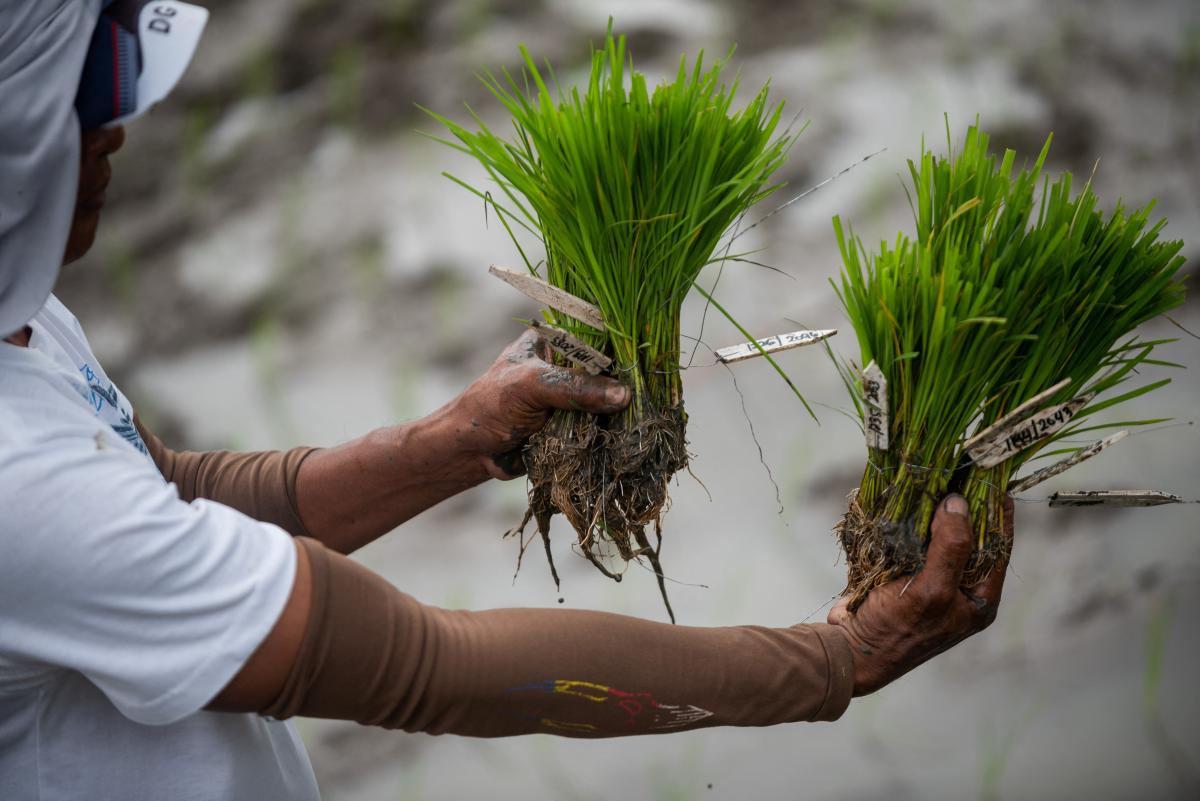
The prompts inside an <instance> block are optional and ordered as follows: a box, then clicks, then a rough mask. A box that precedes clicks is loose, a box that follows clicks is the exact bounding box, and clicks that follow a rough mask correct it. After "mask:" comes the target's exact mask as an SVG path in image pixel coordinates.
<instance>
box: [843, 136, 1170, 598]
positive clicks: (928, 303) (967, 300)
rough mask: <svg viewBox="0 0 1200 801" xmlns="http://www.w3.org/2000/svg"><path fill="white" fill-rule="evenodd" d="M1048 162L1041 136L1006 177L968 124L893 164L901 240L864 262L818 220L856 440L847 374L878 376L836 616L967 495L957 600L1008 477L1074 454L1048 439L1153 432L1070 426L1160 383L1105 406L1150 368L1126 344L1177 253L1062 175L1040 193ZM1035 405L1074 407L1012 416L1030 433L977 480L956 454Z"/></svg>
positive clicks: (1135, 344) (987, 557) (1146, 349)
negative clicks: (946, 499)
mask: <svg viewBox="0 0 1200 801" xmlns="http://www.w3.org/2000/svg"><path fill="white" fill-rule="evenodd" d="M947 145H948V146H949V145H950V136H949V127H947ZM1049 148H1050V140H1049V139H1047V141H1046V144H1045V146H1044V147H1043V149H1042V151H1041V153H1040V154H1039V155H1038V157H1037V159H1036V161H1035V162H1034V164H1033V165H1032V166H1031V167H1029V168H1027V169H1022V170H1019V171H1018V170H1016V169H1015V160H1016V156H1015V154H1014V153H1013V152H1012V151H1011V150H1010V151H1006V152H1005V153H1004V154H1003V156H1002V157H1000V158H997V156H996V155H995V154H993V153H991V152H989V150H988V136H987V135H986V134H985V133H983V132H982V131H981V130H980V129H979V126H978V123H976V125H974V126H972V127H971V128H970V129H969V130H968V132H967V135H966V138H965V142H964V145H963V147H962V150H961V151H960V152H959V153H958V154H954V153H953V152H951V153H950V155H948V156H947V157H945V158H939V157H936V156H934V154H933V153H932V152H931V151H929V150H927V149H925V147H924V145H922V156H921V159H920V161H919V162H909V169H910V174H911V178H912V192H911V194H910V202H911V203H912V206H913V214H914V218H915V223H916V233H915V235H914V236H911V237H910V236H908V235H906V234H900V235H899V236H898V237H897V238H896V240H895V242H894V243H892V244H888V243H887V242H883V243H881V244H880V249H879V251H878V252H876V253H868V252H867V250H866V248H865V247H864V246H863V243H862V241H861V240H859V239H857V238H855V237H854V236H853V235H852V234H851V233H849V232H848V231H847V229H846V228H845V227H844V226H843V224H842V222H841V220H840V219H838V218H834V230H835V232H836V235H837V239H838V244H839V247H840V249H841V254H842V258H843V262H844V270H843V272H842V276H841V280H840V283H835V284H834V288H835V290H836V291H837V293H838V297H839V299H840V300H841V302H842V305H843V307H844V309H845V311H846V313H847V315H848V316H849V318H850V320H851V322H852V323H853V325H854V328H855V332H856V334H857V337H858V345H859V359H860V361H859V362H858V363H857V364H856V363H854V362H852V361H845V362H842V363H841V364H840V365H839V367H840V369H841V371H842V377H843V380H844V381H845V383H846V386H847V388H848V390H849V391H850V394H851V396H852V398H853V399H854V402H855V404H856V406H857V408H858V411H859V413H860V415H861V416H862V419H863V420H864V425H866V421H867V418H868V415H869V409H868V405H867V403H866V398H865V396H864V391H863V390H864V385H863V381H862V379H861V374H860V366H866V365H868V364H869V363H870V362H874V363H875V364H876V365H878V367H879V369H880V371H881V373H882V375H883V377H884V379H885V380H886V382H887V395H888V402H889V408H888V420H887V434H888V439H889V442H888V447H887V449H886V450H881V449H877V448H874V447H868V457H867V467H866V470H865V472H864V474H863V478H862V482H861V485H860V486H859V488H858V489H857V490H856V491H855V493H853V494H852V496H851V499H850V503H849V510H848V511H847V514H846V516H845V517H844V518H843V519H842V521H841V522H840V524H839V525H838V527H837V533H838V535H839V538H840V540H841V543H842V545H843V547H844V549H845V551H846V556H847V563H848V568H849V582H848V586H847V592H848V593H849V594H850V595H851V598H852V603H854V604H856V603H858V602H861V600H862V598H863V597H865V595H866V593H867V592H868V591H869V590H870V589H872V588H873V587H876V586H879V585H880V584H883V583H885V582H887V581H890V580H892V579H894V578H896V577H897V576H899V575H903V574H906V573H911V572H913V571H915V570H916V569H918V568H919V567H920V565H921V564H922V562H923V559H924V551H925V546H926V544H927V534H928V529H929V524H930V522H931V520H932V518H933V513H934V510H935V508H936V504H937V503H938V501H939V499H940V498H941V497H942V496H943V495H945V494H946V493H947V492H959V493H962V494H963V495H964V496H965V497H966V498H967V500H968V502H969V504H970V509H971V516H972V520H973V521H974V525H975V526H976V534H977V541H976V547H975V551H974V553H973V555H972V557H971V560H970V562H969V564H968V567H967V571H966V575H965V577H964V583H965V584H966V585H967V586H971V585H974V584H975V583H976V582H978V581H980V580H981V579H982V578H983V577H984V576H986V575H987V573H988V572H989V571H990V570H991V568H992V566H993V565H994V564H995V562H996V560H997V559H998V558H1000V557H1002V556H1004V555H1005V548H1006V547H1007V545H1006V543H1005V542H1004V540H1003V538H1002V537H1001V535H1000V532H1001V531H1002V524H1003V520H1002V515H1003V508H1004V505H1003V498H1004V495H1005V494H1006V493H1007V491H1008V487H1009V485H1010V483H1011V482H1012V481H1013V478H1014V475H1015V473H1016V472H1017V471H1018V470H1019V469H1020V468H1021V467H1022V466H1023V465H1024V464H1025V463H1027V462H1028V461H1030V460H1031V459H1033V458H1036V457H1039V456H1043V457H1048V456H1054V455H1060V454H1066V453H1072V452H1074V451H1077V450H1080V447H1078V446H1066V444H1065V443H1063V442H1062V440H1063V439H1064V438H1067V437H1070V436H1071V435H1079V434H1083V433H1085V432H1089V431H1097V430H1100V429H1103V428H1109V427H1116V426H1130V425H1138V424H1146V423H1151V422H1159V421H1147V420H1141V421H1129V422H1124V423H1114V424H1107V425H1088V424H1087V418H1088V417H1089V416H1090V415H1093V414H1095V413H1096V412H1100V411H1103V410H1105V409H1108V408H1111V407H1112V406H1115V405H1117V404H1120V403H1124V402H1126V401H1129V400H1132V399H1133V398H1136V397H1138V396H1140V395H1143V394H1145V393H1147V392H1150V391H1153V390H1154V389H1157V388H1159V387H1161V386H1163V385H1164V384H1166V383H1168V381H1169V379H1164V380H1160V381H1155V382H1152V383H1149V384H1145V385H1143V386H1139V387H1137V388H1135V389H1132V390H1127V391H1123V392H1121V393H1120V394H1116V395H1113V394H1112V392H1111V391H1112V390H1115V389H1116V388H1118V387H1120V386H1122V385H1124V384H1125V383H1126V382H1128V381H1130V380H1132V379H1134V378H1135V377H1137V372H1136V368H1138V367H1139V366H1142V367H1145V366H1149V365H1154V364H1160V365H1162V364H1165V363H1164V362H1161V361H1159V360H1155V359H1153V358H1151V356H1152V354H1153V351H1154V349H1155V348H1156V347H1157V346H1159V345H1162V344H1165V342H1166V341H1167V340H1159V341H1150V342H1143V341H1140V340H1139V339H1138V338H1137V336H1136V335H1134V333H1133V332H1134V331H1135V329H1136V328H1137V327H1138V326H1139V325H1141V324H1142V323H1144V322H1146V321H1147V320H1149V319H1151V318H1153V317H1156V316H1158V315H1160V314H1162V313H1164V312H1166V311H1168V310H1169V309H1171V308H1173V307H1175V306H1178V305H1179V304H1180V303H1182V302H1183V297H1184V286H1183V282H1182V280H1180V279H1179V278H1177V273H1178V272H1179V270H1180V268H1181V267H1182V266H1183V263H1184V259H1183V257H1182V256H1180V251H1181V249H1182V247H1183V245H1182V243H1181V242H1163V241H1159V235H1160V234H1161V233H1162V229H1163V226H1164V225H1165V221H1160V222H1158V223H1155V224H1151V222H1150V214H1151V213H1152V210H1153V204H1150V205H1148V206H1146V207H1145V208H1142V209H1138V210H1136V211H1133V212H1128V211H1126V210H1125V209H1124V208H1123V207H1122V206H1120V205H1118V206H1117V207H1116V208H1115V210H1113V211H1112V212H1111V213H1109V214H1107V215H1106V214H1104V213H1103V212H1101V211H1100V210H1099V209H1098V207H1097V206H1098V204H1097V198H1096V195H1095V193H1094V192H1093V191H1092V188H1091V185H1090V182H1089V183H1088V184H1087V185H1085V186H1084V187H1083V188H1082V189H1081V190H1080V191H1079V192H1077V193H1075V194H1072V186H1073V182H1072V177H1071V175H1070V174H1064V175H1062V176H1060V177H1058V178H1057V179H1055V180H1054V181H1053V182H1052V181H1051V179H1050V178H1049V177H1048V176H1045V175H1044V171H1045V169H1044V168H1045V161H1046V157H1047V154H1048V152H1049ZM1039 187H1040V191H1039ZM1171 366H1178V365H1171ZM1039 395H1040V396H1042V398H1041V403H1042V405H1043V406H1046V407H1049V408H1050V409H1051V410H1054V409H1055V408H1057V407H1058V406H1059V405H1061V404H1064V403H1067V402H1068V401H1072V400H1073V399H1074V403H1073V405H1072V406H1071V407H1070V408H1067V409H1065V410H1062V411H1060V412H1058V413H1057V417H1056V418H1055V419H1053V420H1048V419H1044V420H1040V421H1039V420H1038V419H1037V418H1036V417H1034V418H1029V420H1030V421H1031V422H1029V423H1028V425H1030V426H1033V427H1034V429H1036V430H1034V433H1033V435H1031V436H1027V435H1026V434H1021V436H1019V437H1018V436H1016V435H1014V437H1015V438H1013V439H1012V440H1011V443H1012V444H1010V445H1009V446H1007V447H1009V448H1011V453H1007V451H1006V453H1007V456H1006V457H1005V458H1004V460H1003V461H1000V462H999V463H998V464H995V465H992V466H990V467H983V466H980V465H979V464H978V463H977V462H978V461H981V460H978V459H977V458H976V457H977V456H978V453H977V452H976V453H975V454H974V455H972V454H971V453H969V452H968V451H969V449H970V448H971V446H972V445H973V444H976V445H977V444H978V443H979V441H980V439H982V440H987V439H989V438H990V436H991V435H990V434H989V433H987V432H988V431H989V429H991V430H993V431H994V430H995V429H994V428H993V427H994V426H996V425H997V424H1002V425H1003V421H1004V420H1005V419H1010V420H1011V419H1013V418H1012V417H1011V414H1012V413H1014V411H1017V412H1019V411H1020V410H1019V409H1018V407H1021V406H1022V405H1023V404H1026V402H1027V401H1030V400H1031V399H1032V398H1034V397H1035V396H1039ZM1031 411H1032V412H1036V411H1038V410H1037V409H1033V410H1031ZM1072 415H1073V416H1072ZM1024 417H1028V414H1026V415H1024ZM1022 425H1023V426H1024V424H1022ZM1043 429H1044V434H1045V436H1042V432H1043ZM980 433H983V437H976V439H975V441H974V443H973V442H972V436H975V435H978V434H980ZM1054 443H1059V445H1060V446H1062V447H1055V448H1049V447H1048V446H1051V445H1052V444H1054Z"/></svg>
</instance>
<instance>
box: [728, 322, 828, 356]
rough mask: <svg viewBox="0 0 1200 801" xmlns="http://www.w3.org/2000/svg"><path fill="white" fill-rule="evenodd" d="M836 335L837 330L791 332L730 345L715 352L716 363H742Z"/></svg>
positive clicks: (812, 343)
mask: <svg viewBox="0 0 1200 801" xmlns="http://www.w3.org/2000/svg"><path fill="white" fill-rule="evenodd" d="M836 333H837V329H831V330H828V331H792V332H791V333H788V334H776V335H775V336H771V337H767V338H766V339H760V340H757V341H756V342H743V343H742V344H740V345H730V346H729V347H727V348H721V349H720V350H718V351H717V352H716V353H717V361H719V362H722V363H723V364H734V363H736V362H743V361H745V360H746V359H754V358H757V357H759V356H763V355H766V354H768V353H778V352H780V351H785V350H791V349H792V348H802V347H804V346H805V345H814V344H816V343H818V342H821V341H823V340H826V339H829V338H830V337H831V336H833V335H835V334H836ZM760 346H761V350H760Z"/></svg>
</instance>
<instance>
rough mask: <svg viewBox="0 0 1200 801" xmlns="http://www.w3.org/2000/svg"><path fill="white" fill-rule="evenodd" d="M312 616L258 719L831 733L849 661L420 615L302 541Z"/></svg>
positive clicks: (754, 632) (533, 620)
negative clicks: (827, 726)
mask: <svg viewBox="0 0 1200 801" xmlns="http://www.w3.org/2000/svg"><path fill="white" fill-rule="evenodd" d="M297 542H298V544H299V545H301V547H302V548H303V549H304V551H305V552H306V557H307V559H306V561H307V563H308V565H309V575H310V577H311V592H310V596H309V600H310V608H309V610H310V611H309V613H308V621H307V625H306V627H305V628H306V631H305V634H304V638H303V642H302V644H301V645H300V647H299V649H298V653H297V654H296V655H295V657H294V658H293V660H294V661H293V664H292V667H291V670H290V672H289V674H288V675H287V678H286V679H285V680H284V682H283V686H282V687H281V688H280V690H279V692H278V695H277V696H275V698H274V700H273V701H271V702H269V703H266V704H264V705H263V706H255V705H253V699H252V698H244V699H242V700H241V701H240V702H239V703H230V702H229V700H228V698H227V699H225V701H224V702H220V703H217V704H216V705H215V708H218V709H227V710H230V711H246V710H247V709H248V708H249V709H256V710H258V711H261V712H262V713H263V714H266V715H270V716H271V717H275V718H287V717H290V716H293V715H306V716H310V717H326V718H338V719H345V720H354V721H357V722H359V723H363V724H367V725H377V726H383V727H385V728H399V729H405V730H407V731H413V732H416V731H420V732H426V733H429V734H443V733H449V734H462V735H469V736H476V737H502V736H510V735H516V734H531V733H548V734H559V735H564V736H571V737H611V736H621V735H630V734H656V733H665V732H672V731H682V730H686V729H695V728H702V727H708V726H767V725H772V724H776V723H786V722H793V721H802V720H834V719H836V718H838V717H839V716H841V714H842V712H843V711H844V710H845V709H846V706H847V704H849V702H850V695H851V689H852V676H853V657H852V654H851V651H850V647H849V645H848V643H847V641H846V639H845V638H844V637H843V635H842V634H841V632H840V630H839V629H837V628H835V627H833V626H826V625H814V626H804V625H801V626H793V627H791V628H766V627H761V626H734V627H726V628H693V627H686V626H671V625H668V624H664V623H654V622H651V621H648V620H639V619H637V618H631V617H625V616H621V615H612V614H605V613H601V612H586V611H576V610H563V609H501V610H493V611H489V612H457V611H449V610H444V609H437V608H434V607H428V606H423V605H422V604H419V603H417V602H416V601H415V600H414V599H412V598H410V597H409V596H406V595H404V594H403V593H401V592H399V591H398V590H396V589H395V588H394V587H392V586H391V585H390V584H388V583H387V582H386V581H384V580H383V579H382V578H380V577H379V576H377V575H375V574H373V573H371V572H370V571H369V570H367V569H366V568H364V567H363V566H361V565H359V564H357V563H355V562H353V561H351V560H348V559H345V558H344V557H341V556H339V555H337V554H334V553H331V552H330V551H329V550H327V549H325V548H323V547H322V546H321V545H319V544H317V543H315V542H313V541H311V540H307V539H303V538H301V539H299V540H297Z"/></svg>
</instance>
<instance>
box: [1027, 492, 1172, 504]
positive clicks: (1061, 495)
mask: <svg viewBox="0 0 1200 801" xmlns="http://www.w3.org/2000/svg"><path fill="white" fill-rule="evenodd" d="M1168 503H1187V502H1186V501H1185V500H1184V499H1183V498H1180V497H1179V496H1178V495H1172V494H1171V493H1169V492H1162V491H1160V490H1082V491H1080V492H1056V493H1054V494H1053V495H1051V496H1050V505H1051V506H1115V507H1134V506H1163V505H1164V504H1168Z"/></svg>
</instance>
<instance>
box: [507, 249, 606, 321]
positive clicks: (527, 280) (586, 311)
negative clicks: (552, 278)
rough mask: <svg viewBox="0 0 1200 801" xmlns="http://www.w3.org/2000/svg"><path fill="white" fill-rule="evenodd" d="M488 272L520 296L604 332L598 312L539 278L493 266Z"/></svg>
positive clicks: (589, 305)
mask: <svg viewBox="0 0 1200 801" xmlns="http://www.w3.org/2000/svg"><path fill="white" fill-rule="evenodd" d="M488 272H489V273H491V274H492V275H494V276H496V277H497V278H499V279H500V280H501V281H503V282H504V283H506V284H508V285H509V286H511V287H512V288H513V289H515V290H517V291H518V292H520V293H521V294H522V295H525V296H526V297H528V298H532V299H533V300H536V301H537V302H538V303H543V304H545V305H547V306H549V307H550V308H552V309H554V310H555V311H560V312H562V313H563V314H565V315H567V316H568V317H571V318H573V319H575V320H578V321H579V322H581V323H583V324H584V325H590V326H591V327H592V328H595V329H597V330H600V331H603V330H604V315H603V314H601V313H600V310H599V309H598V308H596V307H595V306H593V305H592V304H590V303H588V302H587V301H584V300H580V299H579V298H577V297H575V296H574V295H572V294H571V293H570V292H564V291H563V290H561V289H559V288H558V287H556V286H550V284H547V283H546V282H545V281H543V280H542V279H540V278H535V277H534V276H532V275H529V274H528V273H519V272H517V271H516V270H510V269H508V268H507V267H497V266H496V265H494V264H493V265H492V266H491V267H489V268H488Z"/></svg>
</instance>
